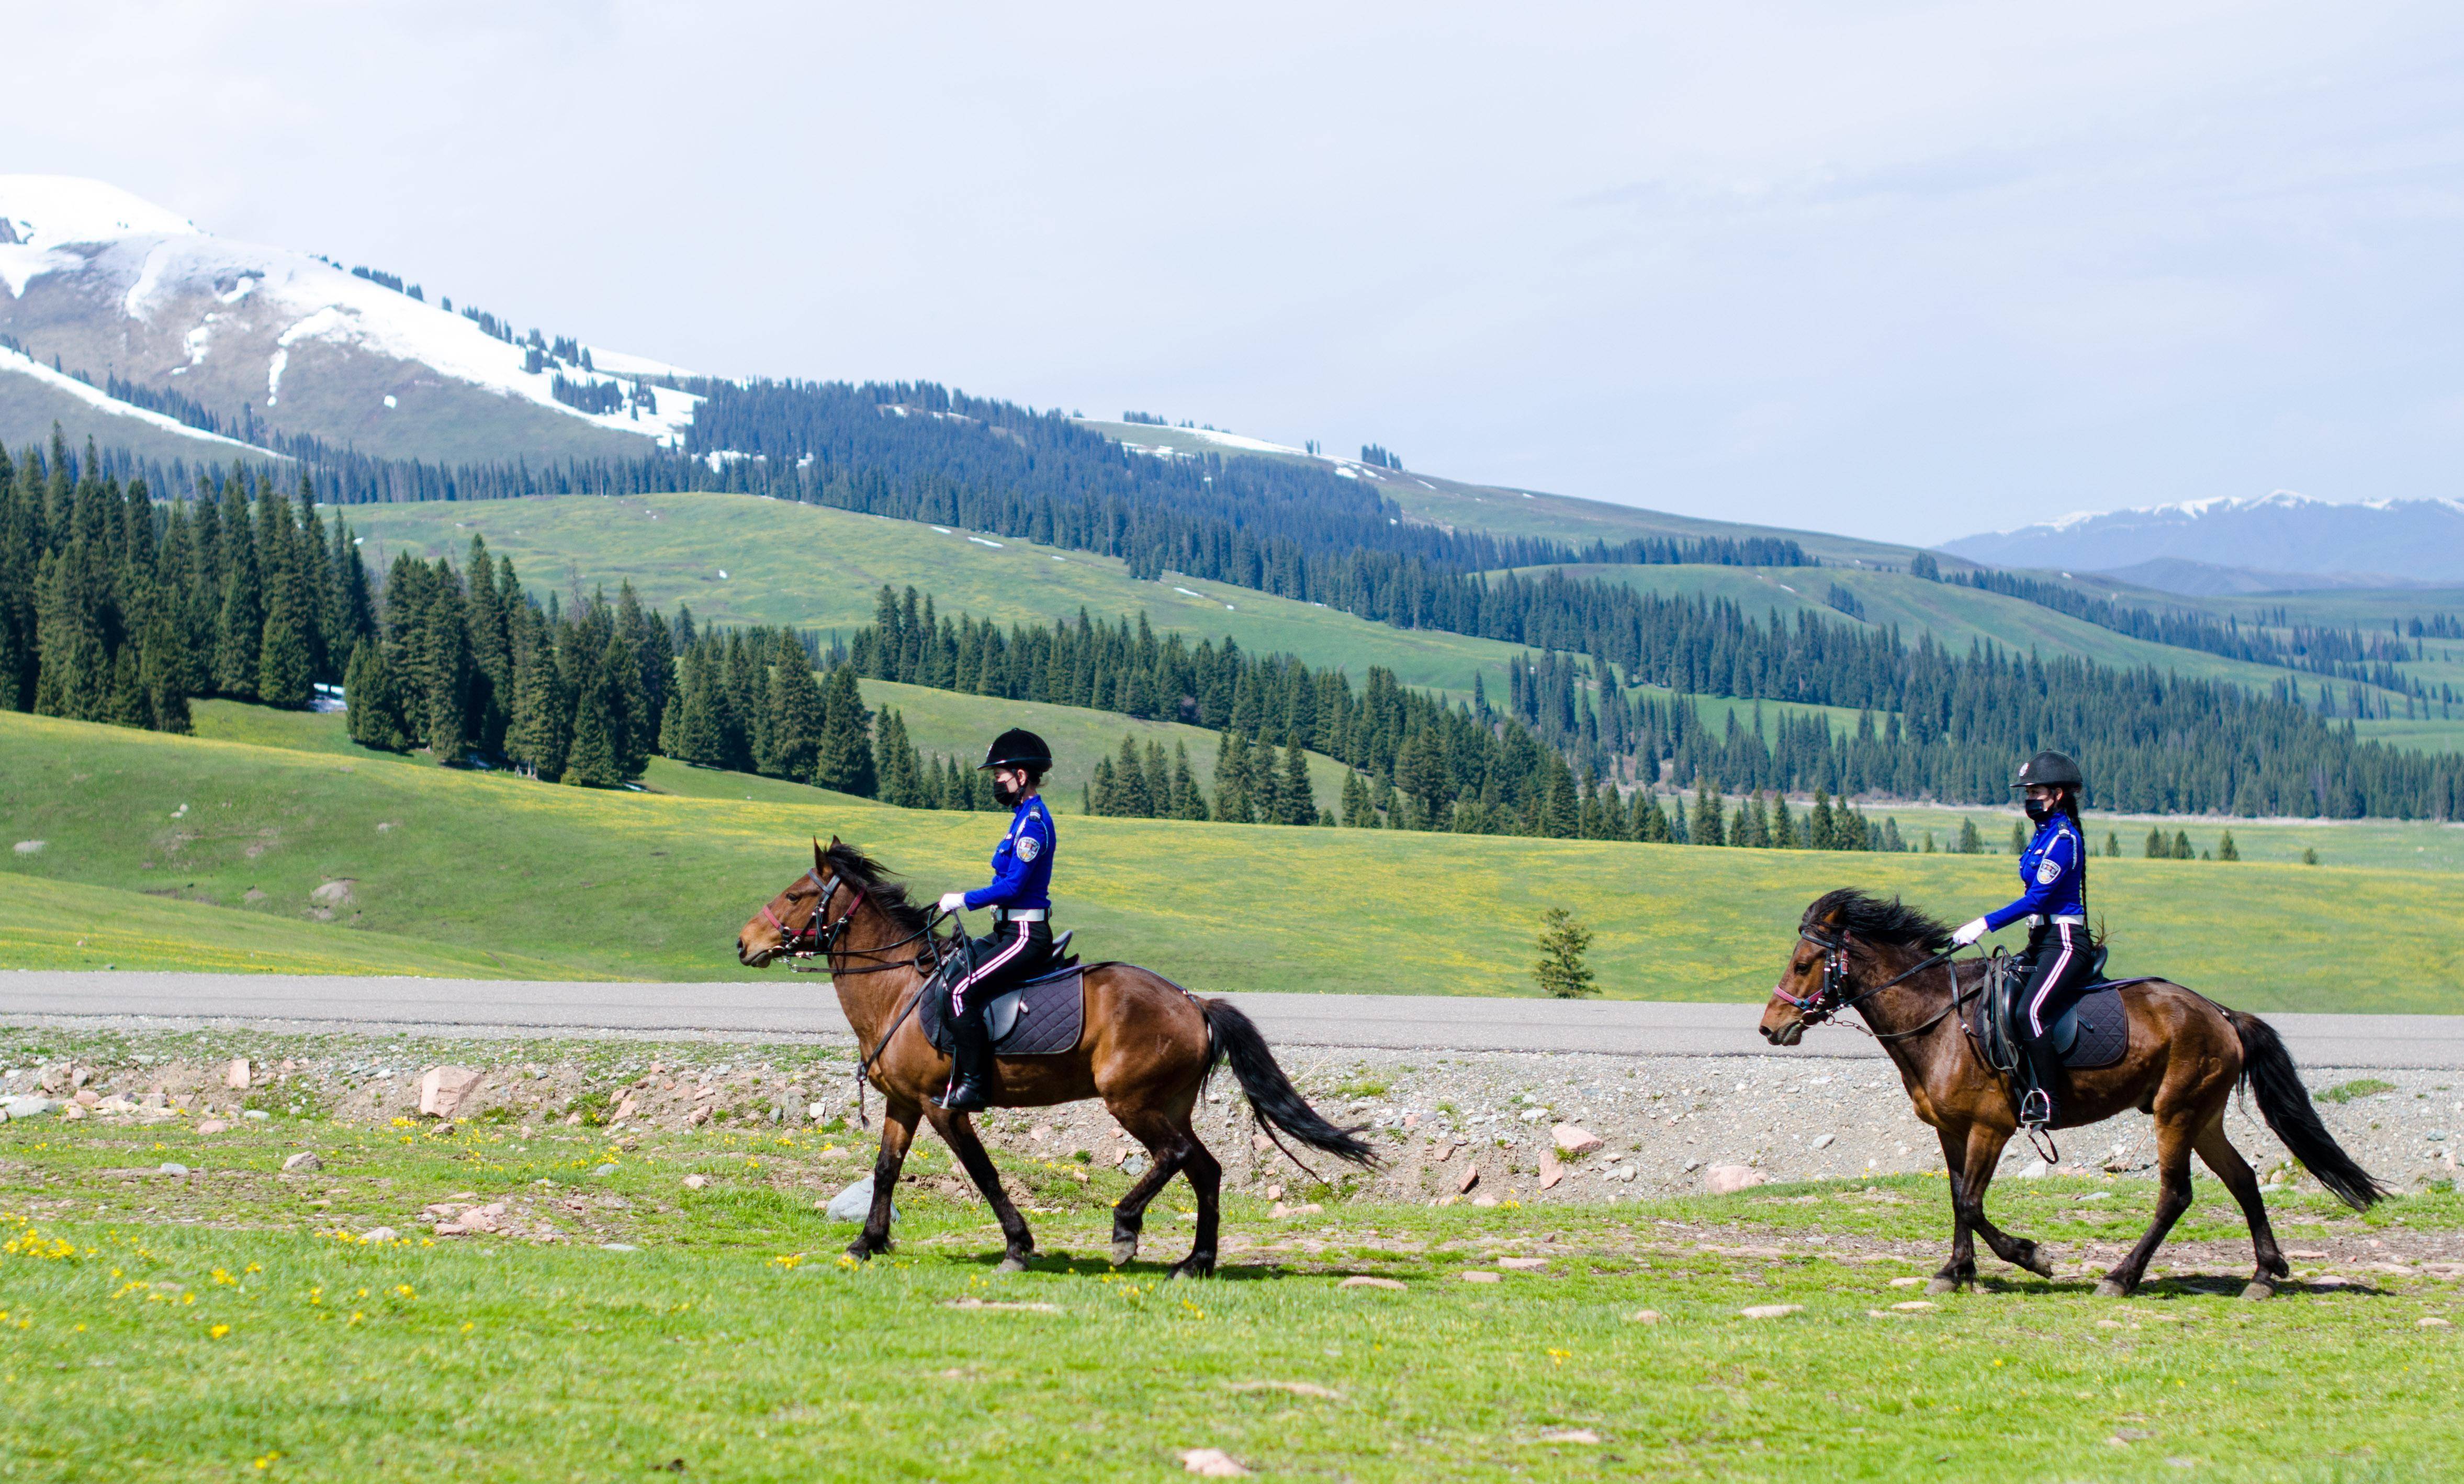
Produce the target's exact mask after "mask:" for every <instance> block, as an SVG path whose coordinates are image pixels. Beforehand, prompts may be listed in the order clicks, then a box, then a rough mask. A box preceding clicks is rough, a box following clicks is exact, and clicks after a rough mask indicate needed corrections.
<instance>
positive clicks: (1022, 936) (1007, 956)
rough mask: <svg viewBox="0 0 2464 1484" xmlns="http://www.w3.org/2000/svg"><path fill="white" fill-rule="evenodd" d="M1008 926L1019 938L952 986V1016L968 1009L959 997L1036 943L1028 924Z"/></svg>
mask: <svg viewBox="0 0 2464 1484" xmlns="http://www.w3.org/2000/svg"><path fill="white" fill-rule="evenodd" d="M1008 925H1010V926H1012V927H1015V928H1017V929H1018V936H1017V937H1015V938H1013V939H1011V940H1010V941H1009V946H1008V947H1006V948H1003V949H1002V950H1001V952H999V953H996V954H994V955H993V956H992V957H991V958H989V959H987V960H985V961H984V962H983V963H979V964H977V965H976V969H975V972H974V973H972V974H969V975H967V976H966V977H965V978H963V979H960V980H959V981H958V982H957V983H956V984H954V985H952V986H950V1013H951V1014H953V1015H963V1014H965V1013H966V1008H965V1007H964V1006H962V1005H960V1004H959V1003H958V997H959V996H960V995H963V994H965V993H966V992H967V991H968V990H970V989H972V988H974V987H975V986H978V985H979V984H982V983H983V982H984V980H985V979H986V978H987V977H988V976H990V975H992V974H994V973H996V972H998V971H999V970H1000V969H1001V965H1002V964H1004V963H1009V962H1010V961H1012V960H1014V959H1016V958H1017V957H1018V956H1019V955H1020V954H1022V953H1024V952H1025V951H1026V945H1027V944H1028V943H1030V942H1032V941H1034V939H1033V937H1032V936H1031V934H1030V932H1029V929H1028V926H1027V924H1026V923H1024V922H1014V923H1010V924H1008Z"/></svg>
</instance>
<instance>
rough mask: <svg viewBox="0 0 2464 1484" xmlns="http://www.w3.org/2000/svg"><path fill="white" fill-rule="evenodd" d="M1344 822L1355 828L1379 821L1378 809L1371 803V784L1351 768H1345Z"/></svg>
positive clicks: (1350, 827)
mask: <svg viewBox="0 0 2464 1484" xmlns="http://www.w3.org/2000/svg"><path fill="white" fill-rule="evenodd" d="M1343 823H1344V825H1345V826H1346V827H1347V828H1349V829H1353V830H1358V829H1361V828H1362V827H1364V826H1372V827H1374V826H1375V824H1376V823H1377V811H1376V810H1375V808H1372V807H1371V806H1370V803H1369V786H1368V785H1366V784H1364V783H1362V782H1361V781H1360V775H1359V774H1358V773H1355V772H1353V770H1352V769H1350V768H1345V769H1344V770H1343Z"/></svg>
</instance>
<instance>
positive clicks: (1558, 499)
mask: <svg viewBox="0 0 2464 1484" xmlns="http://www.w3.org/2000/svg"><path fill="white" fill-rule="evenodd" d="M1078 422H1079V424H1080V425H1081V426H1082V427H1086V428H1089V429H1092V430H1093V431H1095V432H1100V433H1102V434H1103V435H1104V436H1106V437H1108V438H1111V439H1113V440H1114V441H1116V442H1121V443H1131V444H1135V445H1137V446H1138V447H1140V448H1149V449H1170V450H1172V451H1173V452H1175V453H1179V454H1226V455H1233V456H1241V457H1252V458H1274V459H1282V460H1286V461H1288V462H1291V463H1300V464H1309V465H1311V466H1313V467H1316V468H1321V469H1323V468H1330V467H1331V468H1335V469H1339V470H1341V469H1348V470H1350V471H1351V473H1352V475H1353V476H1354V477H1356V478H1360V479H1363V480H1366V481H1367V482H1368V483H1369V484H1370V485H1371V486H1372V487H1374V488H1375V490H1376V491H1377V492H1378V493H1379V494H1381V495H1384V496H1386V497H1387V498H1390V499H1392V500H1394V501H1395V502H1396V503H1397V504H1398V505H1400V506H1402V507H1403V508H1404V509H1405V510H1407V511H1409V512H1410V513H1411V514H1413V515H1415V516H1417V517H1419V519H1421V520H1423V521H1429V522H1430V523H1432V524H1436V525H1449V526H1455V527H1458V528H1462V529H1468V530H1478V531H1489V532H1493V533H1495V534H1497V535H1500V536H1544V537H1549V538H1551V539H1554V540H1558V541H1569V542H1590V541H1607V542H1620V541H1629V540H1632V539H1633V538H1635V537H1638V536H1669V537H1678V538H1684V539H1699V538H1702V537H1706V536H1718V537H1726V538H1728V539H1730V540H1747V539H1750V538H1753V537H1782V538H1786V539H1789V540H1792V541H1794V542H1796V543H1798V544H1799V545H1801V546H1803V547H1804V548H1805V549H1806V550H1807V551H1809V552H1811V553H1813V554H1814V555H1815V557H1818V558H1820V559H1821V560H1823V561H1826V562H1839V563H1856V562H1862V563H1865V564H1868V565H1880V566H1889V567H1905V566H1906V565H1907V563H1908V558H1909V557H1911V556H1913V555H1915V554H1916V548H1915V547H1913V546H1899V545H1893V544H1892V543H1888V542H1878V541H1863V540H1859V538H1857V537H1854V536H1835V535H1832V534H1831V533H1829V532H1827V531H1792V530H1783V529H1781V528H1779V527H1776V526H1769V525H1741V524H1738V523H1737V522H1735V521H1705V520H1701V519H1698V518H1696V517H1693V516H1680V515H1671V514H1669V513H1668V512H1666V511H1663V510H1644V509H1641V508H1640V507H1639V506H1635V505H1620V504H1615V503H1612V502H1610V501H1608V500H1600V499H1580V498H1575V497H1573V496H1571V495H1550V494H1546V493H1543V492H1541V491H1539V490H1520V489H1513V488H1509V487H1507V486H1504V485H1492V484H1472V483H1468V482H1465V481H1463V480H1461V479H1449V478H1446V477H1445V476H1441V475H1434V474H1425V473H1423V472H1421V471H1419V470H1417V469H1415V470H1410V471H1408V472H1407V471H1403V470H1396V469H1375V468H1371V467H1369V466H1367V465H1363V464H1359V463H1354V462H1352V461H1350V460H1343V459H1331V458H1321V457H1317V456H1315V455H1313V454H1307V453H1304V452H1302V451H1301V450H1298V449H1292V448H1275V447H1273V446H1271V445H1267V446H1263V447H1262V446H1254V445H1256V441H1257V440H1254V439H1233V438H1227V437H1225V436H1223V435H1219V434H1211V433H1209V432H1207V431H1206V430H1203V429H1195V428H1158V427H1155V426H1154V425H1153V424H1149V423H1116V422H1110V421H1106V420H1104V419H1101V418H1080V419H1078ZM1941 560H1942V561H1943V563H1944V564H1945V565H1947V566H1966V565H1968V564H1966V563H1964V562H1960V561H1959V560H1957V559H1956V558H1949V557H1945V558H1942V559H1941Z"/></svg>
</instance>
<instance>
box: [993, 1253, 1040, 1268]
mask: <svg viewBox="0 0 2464 1484" xmlns="http://www.w3.org/2000/svg"><path fill="white" fill-rule="evenodd" d="M1032 1266H1034V1264H1033V1263H1031V1262H1029V1261H1028V1260H1027V1258H1026V1257H1025V1256H1024V1255H1023V1254H1022V1253H1019V1252H1012V1253H1010V1254H1009V1255H1008V1256H1006V1257H1003V1258H1002V1259H1001V1266H1000V1267H998V1268H995V1269H994V1270H993V1271H994V1272H995V1273H1024V1272H1025V1271H1026V1270H1027V1269H1028V1268H1030V1267H1032Z"/></svg>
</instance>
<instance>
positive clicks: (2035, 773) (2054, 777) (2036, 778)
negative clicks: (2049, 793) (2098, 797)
mask: <svg viewBox="0 0 2464 1484" xmlns="http://www.w3.org/2000/svg"><path fill="white" fill-rule="evenodd" d="M2038 784H2042V785H2044V786H2047V787H2049V788H2050V787H2059V786H2069V787H2070V788H2072V789H2074V790H2076V789H2079V788H2084V787H2086V786H2087V775H2086V774H2085V773H2082V772H2080V771H2079V764H2076V763H2074V762H2072V761H2071V760H2070V759H2069V757H2067V756H2066V755H2064V754H2062V753H2058V752H2040V753H2037V754H2036V755H2035V757H2033V758H2030V759H2029V760H2028V762H2027V764H2026V765H2025V766H2023V767H2021V768H2020V769H2019V776H2018V778H2017V780H2015V781H2014V782H2013V784H2012V785H2011V786H2012V787H2013V788H2033V787H2035V786H2037V785H2038Z"/></svg>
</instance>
